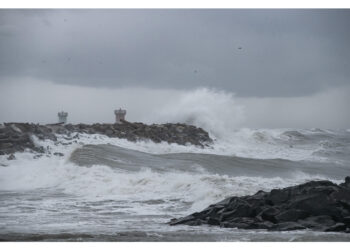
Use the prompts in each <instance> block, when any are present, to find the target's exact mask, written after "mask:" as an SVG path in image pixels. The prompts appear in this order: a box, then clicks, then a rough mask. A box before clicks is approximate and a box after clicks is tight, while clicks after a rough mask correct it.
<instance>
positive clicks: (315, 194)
mask: <svg viewBox="0 0 350 250" xmlns="http://www.w3.org/2000/svg"><path fill="white" fill-rule="evenodd" d="M178 224H185V225H190V226H199V225H202V224H207V225H214V226H220V227H227V228H239V229H267V230H270V231H290V230H301V229H309V230H315V231H323V232H346V233H350V176H348V177H346V178H345V182H344V183H342V184H340V185H337V184H335V183H332V182H330V181H310V182H307V183H304V184H301V185H297V186H292V187H287V188H284V189H273V190H272V191H271V192H264V191H259V192H257V193H256V194H254V195H251V196H243V197H229V198H227V199H225V200H223V201H221V202H219V203H216V204H213V205H210V206H209V207H208V208H206V209H204V210H203V211H201V212H198V213H193V214H191V215H189V216H187V217H183V218H179V219H172V220H171V221H170V225H178Z"/></svg>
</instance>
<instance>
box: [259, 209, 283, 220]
mask: <svg viewBox="0 0 350 250" xmlns="http://www.w3.org/2000/svg"><path fill="white" fill-rule="evenodd" d="M279 213H280V210H279V209H278V208H276V207H268V208H266V209H265V210H263V211H262V212H261V213H260V214H258V218H259V219H260V218H261V219H262V221H266V220H267V221H271V222H273V223H276V221H277V220H276V218H275V217H276V216H277V214H279Z"/></svg>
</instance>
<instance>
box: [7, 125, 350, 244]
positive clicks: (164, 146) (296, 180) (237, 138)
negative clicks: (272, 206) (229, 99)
mask: <svg viewBox="0 0 350 250" xmlns="http://www.w3.org/2000/svg"><path fill="white" fill-rule="evenodd" d="M57 137H58V140H57V141H56V142H54V141H51V140H45V141H40V140H38V139H37V138H35V137H33V140H34V141H35V143H36V144H37V145H38V146H43V147H44V148H45V150H46V153H45V154H44V155H42V156H40V155H37V154H36V153H31V152H29V151H26V152H21V153H16V154H15V157H16V159H15V160H8V159H7V157H8V156H0V240H2V241H129V242H135V241H142V242H145V241H350V234H346V233H330V232H329V233H324V232H313V231H310V230H297V231H288V232H269V231H266V230H242V229H236V228H220V227H218V226H209V225H201V226H186V225H178V226H170V225H169V224H168V222H169V221H170V220H171V219H172V218H179V217H182V216H186V215H189V214H191V213H193V212H196V211H201V210H203V209H204V208H206V207H207V206H208V205H210V204H213V203H216V202H219V201H221V200H223V199H224V198H226V197H229V196H243V195H252V194H254V193H256V192H257V191H259V190H264V191H269V190H271V189H275V188H284V187H288V186H291V185H296V184H301V183H304V182H307V181H311V180H324V179H326V180H330V181H333V182H335V183H341V182H344V178H345V176H349V175H350V130H328V129H327V130H326V129H317V128H313V129H287V128H286V129H252V128H239V129H233V130H232V131H230V133H227V134H226V135H225V136H221V137H218V136H216V135H213V134H211V137H213V139H214V143H213V144H212V145H210V146H209V147H205V148H201V147H198V146H193V145H178V144H168V143H167V142H162V143H154V142H151V141H138V142H130V141H127V140H125V139H119V138H109V137H107V136H104V135H98V134H92V135H88V134H82V133H77V134H73V135H72V136H71V137H67V136H65V135H57ZM57 152H59V153H62V154H63V156H60V155H58V154H56V155H55V154H54V153H57Z"/></svg>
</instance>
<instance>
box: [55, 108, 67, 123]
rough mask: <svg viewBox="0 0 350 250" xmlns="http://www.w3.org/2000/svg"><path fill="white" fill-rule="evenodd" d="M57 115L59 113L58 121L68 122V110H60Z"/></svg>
mask: <svg viewBox="0 0 350 250" xmlns="http://www.w3.org/2000/svg"><path fill="white" fill-rule="evenodd" d="M57 115H58V122H59V123H66V122H67V116H68V113H67V112H64V111H61V112H58V114H57Z"/></svg>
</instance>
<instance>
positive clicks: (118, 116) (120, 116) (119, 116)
mask: <svg viewBox="0 0 350 250" xmlns="http://www.w3.org/2000/svg"><path fill="white" fill-rule="evenodd" d="M114 114H115V123H118V124H119V123H121V120H125V115H126V110H125V109H121V108H119V109H116V110H114Z"/></svg>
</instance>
